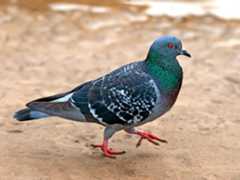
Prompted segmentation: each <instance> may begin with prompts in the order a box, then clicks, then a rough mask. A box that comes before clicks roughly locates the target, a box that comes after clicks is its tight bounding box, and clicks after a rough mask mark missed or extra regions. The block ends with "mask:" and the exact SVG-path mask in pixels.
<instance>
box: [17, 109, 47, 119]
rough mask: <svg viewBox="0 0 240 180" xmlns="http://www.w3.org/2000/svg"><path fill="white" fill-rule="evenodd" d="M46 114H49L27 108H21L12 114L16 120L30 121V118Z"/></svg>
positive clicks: (41, 116) (39, 117)
mask: <svg viewBox="0 0 240 180" xmlns="http://www.w3.org/2000/svg"><path fill="white" fill-rule="evenodd" d="M48 116H49V115H47V114H45V113H42V112H39V111H35V110H31V109H29V108H25V109H21V110H19V111H17V112H16V113H15V114H14V118H15V119H17V120H18V121H30V120H36V119H41V118H46V117H48Z"/></svg>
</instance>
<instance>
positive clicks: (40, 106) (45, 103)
mask: <svg viewBox="0 0 240 180" xmlns="http://www.w3.org/2000/svg"><path fill="white" fill-rule="evenodd" d="M72 95H73V93H72V92H67V93H62V94H57V95H54V96H49V97H44V98H40V99H37V100H34V101H31V102H29V103H27V105H26V106H27V108H26V109H22V110H20V111H18V112H16V113H15V115H14V118H16V119H17V120H19V121H28V120H35V119H41V118H46V117H50V116H58V117H62V118H66V119H70V120H77V121H84V120H85V117H84V115H83V114H82V113H81V111H80V110H79V109H78V108H76V107H75V106H74V105H73V104H72V102H71V96H72Z"/></svg>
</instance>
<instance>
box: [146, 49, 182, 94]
mask: <svg viewBox="0 0 240 180" xmlns="http://www.w3.org/2000/svg"><path fill="white" fill-rule="evenodd" d="M162 58H164V61H163V60H161V59H162ZM146 64H147V69H148V72H149V73H150V74H151V75H152V76H153V78H154V79H156V80H158V81H159V84H160V89H161V90H162V91H164V92H170V91H172V90H175V89H177V88H179V87H180V86H181V82H182V68H181V66H180V65H179V63H178V61H177V60H176V57H169V56H168V57H161V56H159V54H157V55H156V56H154V54H153V53H151V56H148V57H147V59H146Z"/></svg>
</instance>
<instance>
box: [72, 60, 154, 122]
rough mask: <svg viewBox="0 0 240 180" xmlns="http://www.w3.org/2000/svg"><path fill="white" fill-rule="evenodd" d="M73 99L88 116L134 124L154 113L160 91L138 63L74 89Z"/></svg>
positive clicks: (95, 118)
mask: <svg viewBox="0 0 240 180" xmlns="http://www.w3.org/2000/svg"><path fill="white" fill-rule="evenodd" d="M71 100H72V103H74V105H75V106H76V107H78V108H79V109H80V110H81V111H82V113H83V114H84V115H85V117H88V118H90V119H94V120H95V121H97V122H99V123H101V124H104V125H108V124H122V125H131V124H135V123H138V122H141V121H143V120H145V119H146V118H147V117H148V116H149V115H150V114H151V113H152V109H153V108H154V106H155V105H156V102H157V90H156V85H155V82H154V80H153V79H152V78H151V76H150V75H148V74H147V73H146V72H145V71H144V70H143V69H142V67H141V66H140V65H139V64H136V63H135V64H130V65H127V66H124V67H122V68H120V69H118V70H116V71H113V72H112V73H110V74H108V75H106V76H104V77H102V78H100V79H98V80H96V81H93V82H92V83H91V85H90V86H88V88H81V89H80V90H78V91H75V92H74V94H73V96H72V98H71Z"/></svg>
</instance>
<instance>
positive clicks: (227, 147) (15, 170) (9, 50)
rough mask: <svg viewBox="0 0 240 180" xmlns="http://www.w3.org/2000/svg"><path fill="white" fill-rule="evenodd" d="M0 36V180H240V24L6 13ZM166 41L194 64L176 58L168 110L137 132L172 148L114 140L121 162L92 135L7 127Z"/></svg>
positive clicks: (58, 124)
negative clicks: (173, 40) (39, 102)
mask: <svg viewBox="0 0 240 180" xmlns="http://www.w3.org/2000/svg"><path fill="white" fill-rule="evenodd" d="M0 27H1V28H0V62H1V65H0V77H1V83H0V98H1V104H0V180H80V179H84V180H92V179H98V180H101V179H114V180H118V179H119V180H120V179H126V180H128V179H129V180H133V179H136V180H141V179H144V180H153V179H154V180H155V179H156V180H165V179H167V180H168V179H170V180H239V179H240V153H239V152H240V141H239V138H240V131H239V128H240V112H239V110H240V55H239V48H240V30H239V29H240V23H239V22H230V21H228V22H227V21H223V20H219V19H216V18H214V17H210V16H209V17H207V16H206V17H202V18H197V17H188V18H182V19H170V18H167V17H161V18H151V17H146V16H144V15H142V14H135V13H133V12H132V13H130V12H125V11H118V10H114V11H113V12H111V16H109V13H108V14H89V13H81V12H73V13H65V14H60V13H54V12H46V13H42V14H33V13H30V12H28V11H25V10H18V9H15V8H8V9H2V10H0ZM162 34H174V35H176V36H178V37H180V38H181V39H183V43H184V47H185V48H186V49H188V50H189V51H190V52H191V53H192V55H193V58H192V59H191V60H188V59H187V58H184V57H181V58H179V60H180V62H181V64H182V66H183V68H184V72H185V74H184V82H183V87H182V90H181V93H180V95H179V98H178V101H177V103H176V104H175V106H174V108H173V109H172V110H171V111H170V112H169V113H168V114H166V115H164V116H163V117H161V118H159V119H157V120H156V121H154V122H152V123H150V124H147V125H144V126H142V127H141V129H144V130H150V131H152V132H154V133H156V134H158V135H160V136H161V137H162V138H165V139H167V140H168V142H169V143H168V144H161V145H160V146H153V145H152V144H149V143H148V142H144V143H143V145H142V146H141V147H140V148H135V144H136V142H137V140H138V139H137V137H134V136H129V135H126V134H125V133H124V132H120V133H118V134H116V135H115V136H114V137H113V139H112V141H111V146H112V147H114V148H118V149H122V150H126V151H127V153H126V154H125V155H122V156H119V157H118V158H117V159H116V160H113V159H107V158H104V157H103V156H102V155H101V153H100V152H99V151H98V150H94V149H92V148H91V147H90V144H91V143H98V142H100V141H101V140H102V131H103V128H102V127H100V126H98V125H94V124H86V123H76V122H71V121H67V120H63V119H59V118H51V119H47V120H43V121H34V122H33V121H32V122H27V123H19V122H16V121H15V120H14V119H13V118H12V114H13V113H14V111H16V110H17V109H19V108H22V107H23V106H24V104H25V103H26V102H28V101H30V100H32V99H35V98H38V97H41V96H47V95H51V94H54V93H58V92H64V91H65V90H68V89H70V88H73V87H75V86H77V85H78V84H80V83H82V82H84V81H87V80H90V79H92V78H96V77H98V76H100V75H102V74H104V73H106V72H109V71H111V70H112V69H114V68H116V67H118V66H120V65H122V64H126V63H129V62H132V61H134V60H138V59H143V58H144V57H145V55H146V53H147V50H148V47H149V45H150V44H151V42H152V41H153V40H154V39H155V38H156V37H158V36H160V35H162Z"/></svg>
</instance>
